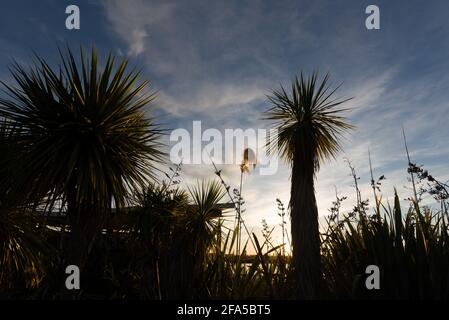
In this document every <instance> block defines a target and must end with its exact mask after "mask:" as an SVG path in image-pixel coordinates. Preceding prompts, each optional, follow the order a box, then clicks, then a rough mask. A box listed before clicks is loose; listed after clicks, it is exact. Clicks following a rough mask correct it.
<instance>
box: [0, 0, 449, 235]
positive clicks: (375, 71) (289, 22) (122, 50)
mask: <svg viewBox="0 0 449 320" xmlns="http://www.w3.org/2000/svg"><path fill="white" fill-rule="evenodd" d="M70 4H76V5H78V6H79V7H80V10H81V29H80V30H76V31H69V30H66V29H65V19H66V14H65V8H66V6H67V5H70ZM370 4H375V5H378V6H379V8H380V13H381V29H380V30H367V29H366V28H365V19H366V17H367V15H366V14H365V8H366V7H367V6H368V5H370ZM0 11H1V12H2V19H0V48H1V49H0V77H1V79H4V80H8V79H9V76H8V70H7V68H8V66H9V65H10V62H11V61H12V58H14V59H16V60H17V61H18V62H20V63H23V64H27V63H29V62H30V61H31V56H32V50H35V51H36V52H37V53H39V54H40V55H42V56H44V57H46V58H47V59H48V60H50V61H55V62H56V61H57V58H58V57H57V56H58V54H57V46H58V45H64V44H65V43H68V44H69V45H71V46H73V47H74V48H76V47H78V46H79V45H80V44H82V45H84V46H86V47H89V46H91V45H92V44H95V46H96V47H97V48H98V49H99V51H100V52H103V53H105V52H107V50H112V51H113V52H115V53H116V54H117V55H122V56H127V57H128V58H130V59H131V61H132V63H133V64H135V65H138V66H142V67H143V68H144V70H143V73H144V77H145V78H148V79H150V80H151V83H152V87H153V89H154V90H158V92H159V98H158V100H157V102H156V103H155V108H156V111H155V112H156V114H157V115H158V116H160V119H161V120H160V121H161V122H163V123H164V124H165V125H166V127H167V128H172V129H175V128H186V129H189V128H191V126H192V120H201V121H202V124H203V127H204V128H217V129H220V130H222V129H224V128H256V129H257V128H266V127H267V126H268V125H269V124H268V123H266V122H264V121H262V120H261V119H260V118H261V112H262V111H263V110H266V109H267V107H268V106H269V105H268V103H267V100H266V95H267V94H269V93H270V90H271V89H275V88H278V86H279V84H284V85H288V83H289V81H290V80H291V79H292V77H293V76H294V75H295V74H297V73H298V72H299V71H300V70H303V71H305V72H306V73H308V72H311V71H313V70H316V69H318V70H319V71H320V72H322V73H325V72H330V74H331V77H332V78H331V79H332V80H333V81H334V83H335V84H340V83H341V82H343V86H342V88H341V90H340V94H341V95H343V96H345V97H354V99H353V100H352V101H351V102H349V103H348V106H349V107H353V110H352V111H351V112H350V113H349V114H348V117H349V119H350V121H351V123H353V124H354V125H356V126H357V129H356V130H355V131H354V132H353V133H352V134H350V135H348V136H346V139H345V140H344V141H343V148H344V152H342V153H341V154H340V156H339V157H338V159H337V160H336V161H333V162H330V163H328V164H326V165H324V166H323V167H322V169H321V171H320V172H319V174H318V175H317V185H316V190H317V199H318V206H319V210H320V215H322V216H323V215H325V214H327V208H329V207H330V205H331V202H332V201H333V198H334V193H335V186H337V188H338V190H339V192H340V195H348V196H349V199H348V200H346V201H345V203H344V205H343V207H344V208H345V209H350V207H351V206H352V203H353V199H354V198H353V197H352V196H351V195H352V194H353V192H352V191H351V189H352V183H351V177H350V176H349V170H348V169H347V166H346V164H345V162H344V160H343V159H344V158H345V157H346V158H349V159H351V160H352V161H353V164H354V166H355V168H356V170H357V172H358V175H359V176H360V178H361V179H360V183H361V186H362V193H363V197H364V198H370V195H371V192H370V189H369V180H370V178H369V167H368V152H367V151H368V148H370V149H371V154H372V160H373V166H374V171H375V176H377V177H378V176H380V175H382V174H384V175H385V176H386V177H387V180H386V181H385V182H384V184H383V190H382V191H383V193H384V197H388V196H391V195H392V191H393V187H397V189H398V192H399V194H400V196H401V197H402V198H406V197H408V196H409V195H410V190H409V189H407V188H405V186H410V184H409V182H408V181H407V175H406V165H407V161H406V158H405V152H404V147H403V142H402V136H401V125H402V124H403V125H404V126H405V127H406V131H407V137H408V141H409V147H410V151H411V156H412V159H413V160H414V161H416V162H418V163H419V164H425V165H426V168H427V169H429V171H430V172H431V173H432V174H433V175H434V176H436V177H438V178H439V179H440V180H443V181H446V180H448V179H449V174H448V173H447V165H448V161H447V159H448V156H449V147H448V145H447V143H446V142H447V136H448V134H449V126H448V125H447V122H448V115H447V113H448V111H449V106H448V97H449V59H448V52H449V50H448V49H449V48H448V46H449V41H448V40H449V24H448V23H447V17H446V15H447V12H449V3H448V2H447V1H445V0H441V1H436V0H434V1H417V0H411V1H407V2H405V1H391V0H390V1H380V0H373V1H360V0H351V1H350V0H345V1H331V0H327V1H324V0H322V1H317V0H315V1H311V0H310V1H303V0H295V1H120V0H116V1H94V0H92V1H56V0H55V1H51V0H43V1H39V2H37V1H23V0H15V1H2V2H1V4H0ZM223 170H224V174H225V178H226V180H227V181H228V182H229V183H230V184H231V185H237V184H238V181H239V169H238V167H237V166H227V167H224V168H223ZM289 175H290V171H289V169H288V168H287V167H285V166H282V167H281V168H280V169H279V172H278V174H277V175H275V176H260V175H257V174H252V175H250V176H245V178H244V187H243V191H244V192H243V196H244V197H245V199H246V206H247V210H246V212H245V215H246V217H245V218H246V221H247V223H248V225H249V226H250V227H251V228H254V230H255V231H258V230H260V221H261V220H262V219H266V220H267V222H268V224H269V225H271V226H276V225H277V224H278V223H279V221H278V217H277V215H276V203H275V199H276V198H280V199H281V200H283V201H284V202H285V203H287V202H288V200H289ZM197 178H213V169H212V168H210V167H205V166H185V167H184V168H183V181H184V183H186V184H188V183H191V182H192V181H194V180H195V179H197ZM425 201H427V202H429V203H430V202H431V199H425ZM278 229H279V228H278Z"/></svg>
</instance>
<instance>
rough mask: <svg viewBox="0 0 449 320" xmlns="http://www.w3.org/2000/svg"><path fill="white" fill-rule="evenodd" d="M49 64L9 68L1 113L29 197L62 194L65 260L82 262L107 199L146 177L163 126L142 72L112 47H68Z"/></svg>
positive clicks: (123, 194)
mask: <svg viewBox="0 0 449 320" xmlns="http://www.w3.org/2000/svg"><path fill="white" fill-rule="evenodd" d="M60 57H61V64H60V66H59V67H58V68H54V67H52V66H51V65H50V64H49V63H47V62H46V61H45V60H44V59H43V58H40V57H37V56H36V59H35V62H34V63H33V65H32V66H31V67H30V68H26V67H23V66H21V65H18V64H15V65H14V66H13V67H12V68H11V73H12V76H13V77H14V79H15V81H16V85H15V86H13V85H9V84H6V83H2V84H3V86H4V89H5V91H6V93H7V96H6V97H4V98H1V99H0V116H2V117H4V118H6V119H7V121H8V122H9V123H10V124H11V125H13V126H14V127H15V134H14V136H13V137H12V141H13V144H14V145H15V146H16V147H17V148H18V150H19V151H18V154H17V157H20V158H21V161H22V163H23V168H22V172H23V174H24V175H25V179H23V181H22V180H21V181H20V182H21V184H22V186H20V185H18V186H17V187H19V188H20V187H23V186H24V185H26V186H28V187H29V188H31V192H30V194H29V196H28V195H27V198H29V200H30V201H34V200H35V197H36V196H38V197H45V199H47V200H48V201H54V200H55V199H57V198H61V197H62V199H63V202H64V203H66V205H67V214H68V217H69V224H70V229H71V232H70V240H69V243H68V246H67V250H66V260H67V261H66V263H67V264H75V265H78V266H80V267H82V266H83V264H84V262H85V259H86V256H87V253H88V248H89V244H90V243H91V241H92V240H93V239H94V237H95V235H96V234H97V233H98V231H99V229H100V227H101V224H102V222H103V219H104V218H105V217H106V216H107V214H108V213H109V212H110V211H111V210H110V209H111V207H114V206H115V207H117V208H121V207H123V206H124V205H125V203H126V199H127V196H128V194H129V192H130V191H131V190H134V189H138V188H140V187H141V186H143V185H145V182H146V181H147V179H148V178H150V177H152V176H153V175H154V170H155V166H154V165H155V162H157V161H160V160H161V157H162V155H163V154H162V152H161V149H160V147H161V145H160V143H159V140H158V138H159V136H160V130H159V129H158V127H157V126H156V125H155V124H154V120H153V119H152V118H151V117H149V116H148V114H147V110H146V109H145V107H146V106H147V105H148V104H149V103H150V102H151V101H152V100H153V99H154V97H155V96H154V95H153V94H149V93H147V92H146V91H145V90H146V89H147V87H148V81H140V80H139V79H140V72H136V71H135V69H133V70H131V71H127V65H128V61H127V60H126V59H122V60H121V61H120V62H119V63H117V62H116V58H115V57H114V56H113V55H111V54H109V56H108V57H107V60H106V61H105V63H104V64H100V63H99V62H98V59H97V53H96V50H95V49H92V51H91V54H90V56H89V55H88V54H86V53H85V52H84V51H83V50H82V49H81V50H80V57H79V59H78V60H77V59H75V56H74V54H73V53H72V51H71V50H70V49H67V51H66V52H65V53H60Z"/></svg>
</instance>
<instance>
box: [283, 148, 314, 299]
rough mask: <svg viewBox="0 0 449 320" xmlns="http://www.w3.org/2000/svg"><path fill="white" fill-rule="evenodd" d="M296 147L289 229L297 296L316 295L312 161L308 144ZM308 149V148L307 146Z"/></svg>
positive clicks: (302, 297) (309, 296) (310, 297)
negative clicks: (290, 231)
mask: <svg viewBox="0 0 449 320" xmlns="http://www.w3.org/2000/svg"><path fill="white" fill-rule="evenodd" d="M301 146H304V144H300V143H299V141H298V145H297V146H296V147H295V151H294V159H293V167H292V185H291V198H290V209H291V222H292V223H291V230H292V245H293V266H294V268H295V274H296V279H297V281H298V282H297V292H296V297H297V298H299V299H308V300H310V299H317V298H318V297H319V285H320V281H321V267H320V265H321V262H320V259H321V257H320V236H319V227H318V209H317V205H316V199H315V188H314V172H315V167H314V161H313V156H312V154H311V152H310V149H309V148H307V147H306V148H304V147H302V148H300V147H301ZM308 149H309V150H308Z"/></svg>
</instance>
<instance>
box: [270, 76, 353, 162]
mask: <svg viewBox="0 0 449 320" xmlns="http://www.w3.org/2000/svg"><path fill="white" fill-rule="evenodd" d="M328 80H329V75H328V74H327V75H326V76H325V77H324V78H323V80H322V81H321V83H320V84H318V83H317V73H316V72H314V73H313V74H312V76H311V77H310V78H309V79H307V80H306V79H304V76H303V74H302V73H301V75H300V77H299V78H298V77H295V79H294V81H293V83H292V89H291V92H290V93H288V92H287V91H286V90H285V89H284V87H282V86H281V88H280V89H279V90H275V91H274V92H273V94H272V95H271V96H269V97H268V99H269V100H270V102H271V103H272V105H273V106H272V107H271V108H270V109H269V110H267V111H266V112H265V117H264V118H265V119H266V120H274V121H276V123H275V126H276V127H277V128H278V130H279V131H278V134H277V135H276V136H271V137H270V141H269V143H268V151H269V152H270V153H274V152H278V153H279V155H280V156H281V157H282V158H283V159H285V160H286V161H287V162H289V163H291V162H292V161H293V158H294V149H295V146H298V147H299V148H307V150H309V151H310V152H311V153H312V154H311V157H312V159H313V161H314V165H315V169H318V168H319V165H320V163H321V162H322V161H323V160H325V159H328V158H334V157H335V156H336V154H337V152H338V151H339V150H340V143H339V137H340V136H341V135H342V133H344V132H345V131H347V130H349V129H352V128H353V126H352V125H350V124H348V123H347V122H346V119H345V118H344V117H342V116H341V113H342V112H344V111H346V110H348V109H346V108H339V106H340V105H341V104H342V103H344V102H346V101H348V100H350V99H341V98H333V97H332V96H333V94H334V93H335V92H336V90H337V89H338V87H337V88H336V89H333V90H329V89H330V87H329V85H328ZM299 152H301V151H299Z"/></svg>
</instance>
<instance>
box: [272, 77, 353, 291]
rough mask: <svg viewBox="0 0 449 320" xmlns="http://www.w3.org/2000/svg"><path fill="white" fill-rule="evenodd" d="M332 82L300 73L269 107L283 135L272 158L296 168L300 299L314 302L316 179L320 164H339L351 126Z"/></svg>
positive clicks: (294, 228)
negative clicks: (342, 139) (330, 161)
mask: <svg viewBox="0 0 449 320" xmlns="http://www.w3.org/2000/svg"><path fill="white" fill-rule="evenodd" d="M328 79H329V76H328V75H326V76H325V77H324V78H323V79H322V81H321V82H317V73H313V74H312V75H311V76H310V77H309V78H308V79H305V78H304V76H303V74H302V73H301V75H300V77H299V78H298V77H296V78H295V79H294V81H293V83H292V86H291V91H290V92H287V91H286V90H285V89H284V88H283V87H281V88H280V89H279V90H275V91H274V92H273V93H272V95H271V96H269V97H268V98H269V101H270V102H271V104H272V107H271V108H270V109H269V110H267V111H266V112H265V119H267V120H272V121H275V126H276V127H277V129H278V130H279V131H278V135H277V136H271V137H270V139H271V141H270V143H269V145H271V146H276V148H269V151H270V152H272V153H273V152H275V151H278V153H279V155H280V156H281V157H282V158H284V159H285V160H286V161H287V162H288V164H289V165H291V167H292V175H291V193H290V210H291V232H292V245H293V265H294V268H295V272H296V275H297V276H296V280H297V281H298V283H297V285H298V286H297V290H298V293H297V295H298V297H299V298H305V299H314V298H317V297H318V295H319V285H320V278H321V271H320V236H319V230H318V209H317V204H316V198H315V174H316V172H317V171H318V170H319V168H320V164H321V163H322V162H323V161H324V160H326V159H329V158H334V157H335V156H336V154H337V152H338V151H339V150H340V143H339V138H340V136H341V134H342V133H344V132H345V131H347V130H348V129H351V128H352V126H351V125H350V124H348V123H347V122H346V119H345V118H343V117H342V115H341V114H342V112H343V111H345V110H347V109H342V108H340V107H339V106H340V105H341V104H342V103H344V102H346V101H347V99H346V100H342V99H339V98H335V97H334V93H335V91H336V90H337V89H338V87H337V89H334V90H330V87H329V85H328Z"/></svg>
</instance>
